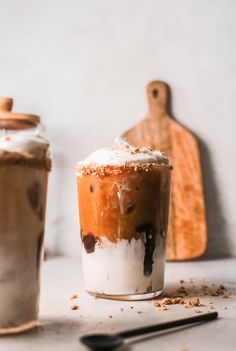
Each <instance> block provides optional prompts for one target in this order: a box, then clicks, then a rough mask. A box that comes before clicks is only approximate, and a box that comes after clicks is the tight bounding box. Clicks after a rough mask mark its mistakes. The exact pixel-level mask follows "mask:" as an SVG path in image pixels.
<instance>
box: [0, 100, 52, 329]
mask: <svg viewBox="0 0 236 351" xmlns="http://www.w3.org/2000/svg"><path fill="white" fill-rule="evenodd" d="M11 107H12V100H11V99H0V335H3V334H9V333H17V332H23V331H25V330H28V329H31V328H33V327H35V326H37V325H38V303H39V278H40V265H41V256H42V247H43V238H44V222H45V212H46V195H47V179H48V172H49V170H50V167H51V160H50V156H49V153H48V147H49V144H48V142H47V141H46V140H45V139H44V138H43V137H42V136H41V135H40V133H39V132H38V125H39V122H40V119H39V117H37V116H33V115H26V114H16V113H13V112H11ZM26 129H28V130H27V131H26Z"/></svg>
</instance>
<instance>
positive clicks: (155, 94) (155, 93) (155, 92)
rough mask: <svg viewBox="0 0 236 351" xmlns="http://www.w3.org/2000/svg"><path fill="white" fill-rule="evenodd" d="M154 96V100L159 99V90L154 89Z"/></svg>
mask: <svg viewBox="0 0 236 351" xmlns="http://www.w3.org/2000/svg"><path fill="white" fill-rule="evenodd" d="M152 96H153V97H154V98H157V97H158V90H157V89H153V91H152Z"/></svg>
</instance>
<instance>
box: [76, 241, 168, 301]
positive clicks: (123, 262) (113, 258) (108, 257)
mask: <svg viewBox="0 0 236 351" xmlns="http://www.w3.org/2000/svg"><path fill="white" fill-rule="evenodd" d="M102 242H103V245H102V246H100V245H99V244H98V243H96V245H95V251H94V252H92V253H87V252H86V251H85V249H84V247H83V249H82V259H83V272H84V281H85V288H86V290H87V291H89V292H92V293H99V294H108V295H131V294H132V295H133V294H145V293H150V292H156V291H160V290H162V288H163V282H164V266H165V242H164V240H163V239H162V238H161V237H160V236H158V237H157V243H156V249H155V251H154V254H153V270H152V273H151V275H150V276H148V277H147V276H145V275H144V274H143V270H144V254H145V248H144V243H143V241H142V240H141V239H139V240H136V239H134V238H133V239H132V240H131V241H130V242H129V241H128V240H125V239H122V240H120V241H118V242H117V243H111V242H110V241H108V240H107V239H106V238H104V237H103V238H102Z"/></svg>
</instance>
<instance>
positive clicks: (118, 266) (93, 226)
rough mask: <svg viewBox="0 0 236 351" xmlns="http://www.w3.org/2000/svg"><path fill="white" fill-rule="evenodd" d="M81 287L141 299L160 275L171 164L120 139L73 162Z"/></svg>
mask: <svg viewBox="0 0 236 351" xmlns="http://www.w3.org/2000/svg"><path fill="white" fill-rule="evenodd" d="M76 173H77V177H78V194H79V210H80V226H81V237H82V243H83V247H82V258H83V270H84V279H85V287H86V289H87V291H88V292H90V293H92V294H95V295H97V296H101V297H110V298H120V299H144V298H150V297H153V296H157V295H158V294H160V293H161V291H162V287H163V279H164V263H165V242H166V233H167V224H168V208H169V192H170V173H171V165H170V163H169V159H168V158H167V157H166V156H164V155H163V154H162V153H161V152H159V151H154V150H151V149H148V148H135V147H132V146H130V145H129V144H128V143H127V142H125V141H124V140H122V139H118V140H116V142H115V144H114V145H113V147H112V148H110V149H108V148H106V149H100V150H97V151H95V152H94V153H92V154H91V155H90V156H89V157H88V158H87V159H85V160H84V161H82V162H79V163H78V165H77V166H76Z"/></svg>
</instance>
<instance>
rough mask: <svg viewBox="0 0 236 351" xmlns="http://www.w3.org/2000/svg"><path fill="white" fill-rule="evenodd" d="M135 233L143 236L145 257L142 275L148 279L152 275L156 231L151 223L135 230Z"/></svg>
mask: <svg viewBox="0 0 236 351" xmlns="http://www.w3.org/2000/svg"><path fill="white" fill-rule="evenodd" d="M135 230H136V232H138V233H140V234H143V235H145V244H144V247H145V255H144V262H143V274H144V275H145V276H146V277H149V276H150V275H151V274H152V265H153V253H154V250H155V246H156V233H157V229H156V227H155V225H154V224H152V223H145V224H141V225H139V226H138V227H137V228H135Z"/></svg>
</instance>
